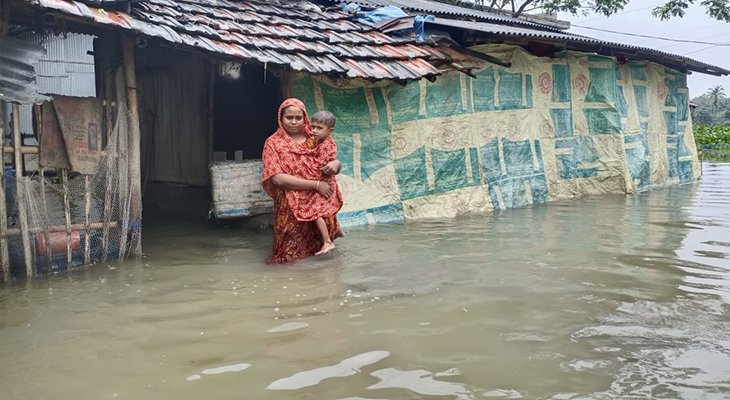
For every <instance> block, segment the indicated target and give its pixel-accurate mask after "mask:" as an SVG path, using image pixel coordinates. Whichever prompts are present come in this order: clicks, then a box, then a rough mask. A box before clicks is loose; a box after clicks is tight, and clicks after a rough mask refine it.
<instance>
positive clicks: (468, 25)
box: [0, 0, 730, 277]
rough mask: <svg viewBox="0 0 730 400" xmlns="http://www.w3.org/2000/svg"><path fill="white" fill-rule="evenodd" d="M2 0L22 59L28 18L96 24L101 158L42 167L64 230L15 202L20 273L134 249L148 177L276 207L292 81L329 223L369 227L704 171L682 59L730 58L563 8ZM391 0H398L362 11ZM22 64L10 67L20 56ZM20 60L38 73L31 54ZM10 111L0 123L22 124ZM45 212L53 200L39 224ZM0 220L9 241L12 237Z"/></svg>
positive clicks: (160, 199) (176, 195) (184, 203)
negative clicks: (276, 161) (320, 166)
mask: <svg viewBox="0 0 730 400" xmlns="http://www.w3.org/2000/svg"><path fill="white" fill-rule="evenodd" d="M2 1H3V2H2V7H0V9H1V10H2V11H3V12H2V19H0V26H2V28H3V30H2V32H1V33H2V35H3V39H2V40H3V42H2V43H3V45H4V46H8V43H12V45H13V49H15V50H14V53H13V54H16V56H14V57H15V58H13V61H15V62H17V61H18V59H19V58H22V57H21V56H25V55H28V54H30V53H33V52H39V51H42V49H38V48H37V47H24V46H22V45H20V44H19V43H18V42H17V40H15V39H14V37H15V36H17V35H18V34H19V33H20V32H21V31H27V30H33V31H38V32H45V33H46V34H49V35H57V34H63V33H65V32H73V33H79V34H87V35H93V36H94V37H95V39H94V47H93V51H92V53H93V57H94V70H95V78H96V79H95V80H96V82H95V83H96V85H95V86H96V97H97V98H98V101H97V102H95V103H93V104H89V105H88V107H90V109H93V110H96V114H99V115H101V117H100V119H99V120H98V121H95V122H93V123H92V125H93V126H97V125H98V126H100V127H101V128H99V132H101V133H99V132H97V131H96V130H94V133H93V135H92V134H88V132H87V134H88V135H87V137H86V139H85V141H82V142H83V146H87V147H88V149H87V148H84V151H85V153H83V157H91V156H94V157H96V158H95V159H94V160H92V161H95V162H96V164H95V165H96V169H94V170H93V171H91V170H88V169H86V170H84V171H81V169H83V168H75V166H73V165H69V167H71V168H70V169H71V170H72V171H73V170H79V172H82V173H81V174H80V175H76V180H75V181H74V180H73V177H72V178H67V177H66V174H67V173H66V172H63V171H65V169H64V170H63V171H62V172H61V173H60V174H61V175H62V176H61V177H62V178H64V179H59V180H57V181H53V182H55V184H57V185H58V189H59V192H61V193H64V196H62V197H63V199H61V201H60V202H59V203H63V204H59V206H60V208H57V210H60V211H58V212H56V213H55V214H58V215H65V218H62V221H61V222H62V223H61V224H58V225H60V227H59V229H55V228H54V223H53V222H50V221H51V220H52V219H53V218H52V217H50V216H49V215H51V214H53V215H55V214H54V212H51V211H49V210H50V208H52V206H51V205H48V202H47V201H42V202H40V203H39V204H37V205H36V206H35V209H30V210H22V211H23V212H22V213H19V214H22V215H19V218H18V219H19V221H20V222H19V225H22V226H19V227H18V228H17V232H16V231H14V232H13V233H14V234H15V235H16V237H17V236H21V237H22V240H20V242H18V243H17V246H16V247H18V248H22V256H20V257H16V258H13V257H11V256H8V257H5V258H2V257H0V258H2V259H3V260H4V261H3V267H4V268H3V271H4V272H5V275H4V276H6V277H9V274H10V270H11V269H12V266H11V264H13V260H20V261H19V262H21V263H23V264H24V265H25V272H26V274H27V275H29V276H32V275H33V274H35V273H38V272H48V271H50V270H53V263H52V262H51V260H53V259H54V257H58V254H55V252H57V251H60V252H61V253H62V254H61V256H63V257H64V258H65V259H66V263H65V268H70V267H71V266H73V265H74V264H75V263H74V257H77V259H78V260H79V261H78V262H76V264H79V265H81V264H88V263H90V262H94V261H99V260H106V259H107V258H108V257H112V258H114V257H119V258H124V257H125V256H128V255H129V256H138V255H139V254H141V253H140V252H141V232H142V231H141V221H142V201H143V187H144V200H145V209H153V208H155V207H157V208H163V209H168V210H170V209H183V208H185V209H186V210H181V211H187V212H192V213H198V214H202V215H205V214H206V213H207V212H208V210H209V208H210V202H211V200H212V202H213V204H214V207H213V214H214V215H215V216H216V217H218V218H228V217H241V216H246V215H255V214H258V213H263V212H267V211H269V209H270V202H269V201H268V200H267V199H266V198H265V197H263V195H262V194H261V189H260V186H259V185H258V178H259V174H260V163H258V162H257V161H256V159H258V158H260V156H261V150H262V147H263V142H264V140H265V139H266V137H268V135H269V134H270V133H271V132H273V131H274V130H275V128H276V118H275V110H276V108H277V106H278V104H279V103H280V101H281V100H282V99H284V98H286V97H291V96H294V97H298V98H300V99H302V100H303V101H304V102H305V104H306V105H307V108H308V109H309V110H317V109H328V110H330V111H333V112H334V113H335V115H336V117H337V119H338V122H337V129H336V133H335V135H334V138H335V140H336V142H337V144H338V149H339V154H340V160H341V161H342V162H343V171H342V172H341V175H340V177H339V182H340V185H341V186H342V189H343V192H344V195H345V199H346V200H345V206H344V208H343V210H342V211H341V213H340V220H341V222H342V223H343V225H362V224H374V223H379V222H389V221H407V220H415V219H419V218H427V217H453V216H458V215H463V214H467V213H471V212H485V211H489V210H495V209H505V208H511V207H519V206H523V205H527V204H535V203H545V202H548V201H553V200H558V199H565V198H570V197H574V196H579V195H584V194H601V193H630V192H634V191H637V190H645V189H649V188H651V187H654V186H658V185H668V184H676V183H680V182H689V181H692V180H695V179H697V178H698V177H699V174H700V168H699V165H698V161H697V154H696V150H695V147H694V140H693V137H692V134H691V129H692V127H691V122H690V121H689V119H690V117H689V113H688V107H687V104H688V92H687V87H686V79H685V78H686V74H687V73H690V72H692V71H695V72H700V73H709V74H715V75H723V74H728V73H730V71H728V70H725V69H722V68H719V67H715V66H712V65H708V64H705V63H702V62H699V61H696V60H692V59H689V58H686V57H681V56H676V55H672V54H667V53H663V52H660V51H656V50H654V49H649V48H640V47H636V46H631V45H626V44H621V43H610V42H605V41H599V40H595V39H591V38H588V37H585V36H581V35H575V34H571V33H569V32H566V31H565V28H566V27H567V26H566V25H565V24H562V23H560V22H559V21H548V20H544V19H539V18H537V17H521V18H515V17H514V16H512V15H510V14H499V13H496V12H489V11H479V10H473V9H467V8H462V7H456V6H451V5H448V4H442V3H437V2H434V1H428V0H417V1H408V2H403V1H395V0H393V1H387V0H368V1H367V2H362V4H361V6H360V7H355V6H354V5H351V6H350V7H347V6H345V7H342V6H341V5H340V4H338V2H331V1H325V0H316V1H315V0H312V1H288V0H275V1H266V2H264V1H257V0H245V1H232V0H181V1H172V0H147V1H116V0H104V1H95V0H88V1H71V0H2ZM393 5H396V6H400V7H402V8H401V9H400V11H401V14H400V15H388V16H387V18H383V17H377V15H382V13H380V14H379V13H371V12H370V11H373V10H376V9H378V8H380V7H384V6H393ZM3 53H5V51H4V50H3ZM0 57H5V55H4V54H0ZM8 65H10V66H9V67H8ZM18 65H19V64H17V63H16V64H12V63H11V64H4V65H3V68H5V69H11V70H12V68H15V70H14V71H15V72H17V71H18V68H20V67H19V66H18ZM22 70H23V71H25V72H26V73H25V75H23V76H25V77H30V76H31V75H32V73H30V72H28V62H26V63H24V64H23V68H22ZM31 72H32V69H31ZM24 79H25V78H24ZM28 79H30V78H28ZM31 81H32V79H30V80H28V82H31ZM21 86H23V85H21ZM31 89H32V85H25V86H23V87H22V88H19V87H15V89H14V90H13V91H8V90H6V93H7V94H8V95H9V96H6V97H5V100H6V101H8V102H11V101H12V102H14V103H16V104H18V103H35V102H41V101H43V100H47V97H48V96H46V95H45V94H38V93H35V94H33V92H32V90H31ZM12 95H17V96H15V97H12ZM64 101H67V103H69V104H71V106H69V107H66V108H64V107H63V106H62V104H63V103H64ZM53 103H54V104H55V105H54V106H53V107H50V108H48V107H46V108H48V111H49V112H45V111H44V110H46V108H43V107H37V113H35V114H34V115H36V117H37V123H36V127H37V128H39V127H46V126H47V123H46V122H47V120H48V119H49V118H50V117H49V115H51V114H52V112H51V109H53V110H55V111H56V112H58V110H59V109H60V110H62V112H61V113H60V114H63V112H65V111H66V110H69V109H71V110H77V109H79V108H80V105H79V104H81V103H82V102H81V101H80V100H78V99H76V100H69V99H64V98H60V100H59V99H57V98H56V97H54V101H53ZM59 104H61V105H59ZM84 104H85V103H84ZM72 106H73V107H72ZM93 107H96V108H93ZM60 114H59V115H58V116H57V117H58V119H59V120H63V119H64V117H63V116H62V115H60ZM14 118H15V116H14V114H13V118H12V119H14ZM10 119H11V118H5V120H6V121H8V120H10ZM11 125H12V124H11ZM11 125H7V124H5V125H3V126H6V128H5V129H6V131H8V132H12V133H13V134H14V135H15V134H16V131H19V129H15V127H14V126H11ZM57 125H61V127H62V128H63V127H64V122H63V121H61V122H60V123H57ZM92 125H89V126H92ZM71 128H73V126H72V127H69V129H71ZM49 129H51V128H49ZM84 129H86V128H84ZM95 129H96V128H95ZM37 130H40V131H41V134H40V135H39V136H40V139H41V140H40V142H41V148H40V153H41V154H40V155H41V157H40V158H41V168H40V173H39V174H37V176H36V179H37V180H38V181H39V184H35V185H33V184H31V183H27V182H25V181H24V180H23V179H26V180H29V181H32V177H26V178H23V173H22V165H23V161H22V154H23V151H35V152H38V150H37V149H35V150H31V149H26V150H24V149H23V147H22V146H21V144H22V143H21V140H15V141H13V143H14V145H13V146H11V147H9V152H10V153H12V154H14V155H15V163H14V165H15V167H16V168H15V174H16V175H15V176H16V178H17V179H16V181H17V183H18V184H21V181H22V183H23V185H22V186H23V187H25V188H26V189H24V190H20V191H17V192H16V193H21V194H20V195H18V194H16V197H17V198H18V201H17V204H20V205H21V206H20V207H19V208H20V209H23V208H24V207H23V206H22V204H23V201H21V200H23V199H25V200H27V199H28V198H34V197H36V198H40V197H41V195H42V196H44V197H45V193H46V189H45V188H43V187H42V185H44V184H45V183H44V182H46V181H47V179H46V178H48V177H49V176H52V175H53V174H54V173H55V172H54V171H50V172H49V171H48V170H47V168H44V167H48V166H50V165H45V166H44V163H43V158H44V156H43V155H44V148H43V142H44V141H43V136H44V133H43V130H42V129H40V128H39V129H37ZM51 130H52V129H51ZM62 130H63V129H62ZM17 133H18V134H19V133H20V132H17ZM36 133H37V132H36ZM64 135H65V134H64ZM97 136H98V143H97ZM64 137H65V136H64ZM92 137H93V140H92ZM72 140H76V139H74V138H71V139H67V142H68V141H72ZM74 143H75V142H74ZM92 145H93V147H94V151H95V152H92V151H91V150H89V149H90V148H91V147H92ZM49 146H50V145H49ZM66 146H67V148H68V147H70V145H69V143H66ZM49 148H50V147H49ZM87 150H88V151H87ZM92 153H93V154H92ZM90 154H91V155H90ZM84 160H85V159H84ZM83 172H85V173H86V174H84V173H83ZM38 178H40V179H38ZM74 182H76V183H75V184H76V185H77V186H78V190H77V192H76V193H78V194H79V196H80V197H79V200H80V201H79V202H78V203H79V204H81V205H83V207H81V206H78V207H77V209H82V210H81V211H77V212H75V213H73V212H71V211H70V209H71V208H73V207H71V204H72V203H74V202H73V201H70V200H69V198H70V199H71V200H72V199H73V193H74V190H73V188H64V186H63V185H64V183H66V186H68V185H72V184H73V183H74ZM233 182H235V183H236V184H235V185H233V184H232V183H233ZM39 185H40V186H41V189H38V188H37V187H38V186H39ZM2 186H3V187H6V186H7V185H2ZM31 189H32V190H36V192H32V191H31ZM211 189H212V190H211ZM233 189H236V190H233ZM33 193H38V194H39V195H38V196H34V195H33ZM211 193H212V198H211ZM18 196H24V197H18ZM181 199H184V200H181ZM2 200H3V199H0V203H4V202H3V201H2ZM41 203H42V204H41ZM31 208H32V207H31ZM37 209H42V210H41V212H40V214H42V215H45V217H44V218H40V219H38V218H36V221H32V218H30V217H29V214H38V213H39V211H38V210H37ZM95 210H97V211H95ZM6 212H7V211H6ZM44 213H45V214H44ZM95 216H96V217H95ZM23 221H25V222H23ZM39 221H40V222H39ZM2 225H3V224H2V223H0V237H1V238H2V239H3V243H0V248H2V250H3V254H6V253H5V250H4V249H5V248H8V247H7V246H9V248H13V243H10V242H9V241H8V240H9V239H7V238H8V237H9V236H8V233H7V230H8V229H10V228H7V227H6V228H3V226H2ZM51 228H53V229H51ZM58 232H60V234H59V235H56V234H58ZM34 234H36V235H37V236H38V237H35V239H36V240H33V239H34V236H33V235H34ZM74 234H76V235H78V236H79V239H78V244H76V243H77V242H76V239H74ZM54 235H56V236H58V237H59V238H60V239H59V240H60V241H61V242H60V244H57V243H56V242H54V239H53V238H52V237H51V236H54ZM40 236H43V237H42V238H41V237H40ZM94 238H97V239H96V241H95V239H94ZM21 242H22V243H21ZM41 250H42V251H41ZM38 254H44V255H45V256H46V259H43V261H41V263H46V267H40V266H39V265H38V264H39V258H38V256H37V255H38Z"/></svg>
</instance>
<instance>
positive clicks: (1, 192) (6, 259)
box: [0, 101, 10, 282]
mask: <svg viewBox="0 0 730 400" xmlns="http://www.w3.org/2000/svg"><path fill="white" fill-rule="evenodd" d="M4 110H5V102H4V101H0V138H4V137H5V118H4V115H3V111H4ZM1 158H2V157H0V159H1ZM2 164H3V170H2V173H0V235H1V236H2V239H0V252H1V253H0V257H2V259H0V268H2V276H3V282H7V281H9V280H10V254H9V253H8V240H7V239H6V238H5V235H7V231H8V211H7V209H6V202H5V179H6V178H5V161H3V162H2Z"/></svg>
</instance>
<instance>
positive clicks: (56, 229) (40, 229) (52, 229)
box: [2, 221, 119, 242]
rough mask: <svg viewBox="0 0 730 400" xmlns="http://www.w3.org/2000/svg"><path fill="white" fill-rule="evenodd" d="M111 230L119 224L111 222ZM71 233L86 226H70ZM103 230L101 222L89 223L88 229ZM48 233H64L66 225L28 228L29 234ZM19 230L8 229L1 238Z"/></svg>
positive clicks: (17, 232) (12, 234)
mask: <svg viewBox="0 0 730 400" xmlns="http://www.w3.org/2000/svg"><path fill="white" fill-rule="evenodd" d="M109 225H110V226H111V227H112V228H116V227H117V226H118V225H119V224H118V223H117V222H116V221H112V222H111V223H110V224H109ZM70 227H71V231H82V230H84V229H86V224H71V225H70ZM102 228H104V223H103V222H91V223H89V229H91V230H96V229H102ZM46 230H47V231H48V233H54V232H66V225H48V228H45V227H33V228H28V232H29V233H41V232H45V231H46ZM20 234H21V232H20V229H18V228H9V229H8V230H7V232H6V233H5V236H2V237H4V238H9V237H11V236H18V235H20ZM48 240H50V239H46V242H48Z"/></svg>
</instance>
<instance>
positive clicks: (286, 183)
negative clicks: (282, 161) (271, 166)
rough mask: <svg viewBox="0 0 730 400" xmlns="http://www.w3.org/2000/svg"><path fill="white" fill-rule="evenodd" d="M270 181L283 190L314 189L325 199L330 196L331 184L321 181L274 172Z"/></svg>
mask: <svg viewBox="0 0 730 400" xmlns="http://www.w3.org/2000/svg"><path fill="white" fill-rule="evenodd" d="M271 183H273V184H274V186H277V187H280V188H282V189H284V190H314V191H317V192H319V194H321V195H322V196H324V198H326V199H328V198H329V197H330V196H332V186H330V184H329V183H327V182H323V181H310V180H307V179H302V178H297V177H296V176H294V175H289V174H276V175H274V176H272V177H271Z"/></svg>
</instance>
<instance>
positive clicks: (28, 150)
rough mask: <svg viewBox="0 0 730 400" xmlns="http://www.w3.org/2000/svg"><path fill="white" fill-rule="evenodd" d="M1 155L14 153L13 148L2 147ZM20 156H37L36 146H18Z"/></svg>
mask: <svg viewBox="0 0 730 400" xmlns="http://www.w3.org/2000/svg"><path fill="white" fill-rule="evenodd" d="M3 153H8V154H12V153H15V148H14V147H13V146H3ZM20 153H21V154H38V153H39V151H38V146H20Z"/></svg>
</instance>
